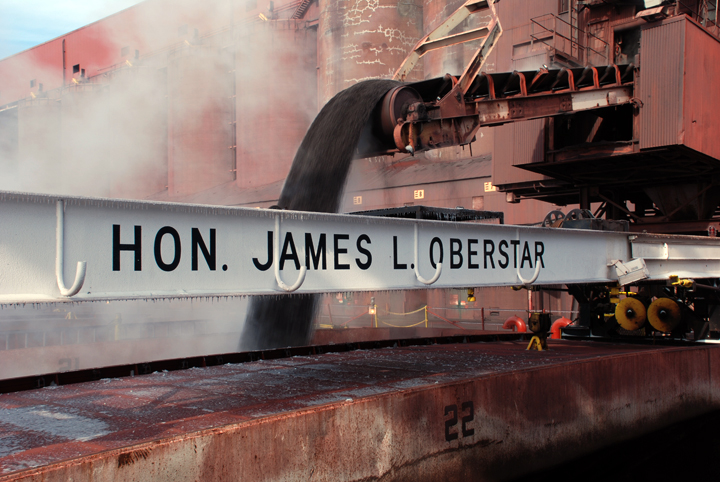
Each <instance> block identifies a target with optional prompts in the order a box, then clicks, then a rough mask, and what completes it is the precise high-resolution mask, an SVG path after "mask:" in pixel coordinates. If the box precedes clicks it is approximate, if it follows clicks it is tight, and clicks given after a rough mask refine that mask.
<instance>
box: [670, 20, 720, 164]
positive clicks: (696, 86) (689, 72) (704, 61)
mask: <svg viewBox="0 0 720 482" xmlns="http://www.w3.org/2000/svg"><path fill="white" fill-rule="evenodd" d="M684 23H685V39H684V40H685V57H684V59H685V64H684V79H683V85H684V89H683V91H682V108H683V112H682V126H681V128H682V131H681V132H680V135H679V137H680V140H681V142H682V143H683V144H685V145H686V146H688V147H690V148H692V149H695V150H696V151H698V152H702V153H703V154H707V155H709V156H712V157H713V158H715V159H720V138H719V137H718V111H720V93H718V90H717V89H716V88H715V86H717V85H718V84H720V62H718V60H719V59H720V41H718V39H717V38H715V37H714V36H713V35H711V34H710V33H709V32H707V31H706V30H705V29H703V28H702V27H700V26H699V25H697V24H695V23H694V22H691V21H690V20H685V22H684Z"/></svg>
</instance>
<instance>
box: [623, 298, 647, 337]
mask: <svg viewBox="0 0 720 482" xmlns="http://www.w3.org/2000/svg"><path fill="white" fill-rule="evenodd" d="M615 319H616V320H617V322H618V323H619V324H620V326H621V327H622V328H623V329H624V330H628V331H635V330H639V329H640V328H642V326H643V325H644V324H645V321H646V320H647V311H646V310H645V305H643V303H642V301H640V300H638V299H637V298H625V299H624V300H622V301H621V302H620V303H618V304H617V306H616V307H615Z"/></svg>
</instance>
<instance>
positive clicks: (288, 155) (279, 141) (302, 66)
mask: <svg viewBox="0 0 720 482" xmlns="http://www.w3.org/2000/svg"><path fill="white" fill-rule="evenodd" d="M246 34H247V35H246V36H244V37H243V41H242V42H241V44H240V45H242V47H241V48H238V49H237V51H236V54H235V62H236V65H237V68H236V70H235V75H236V79H235V83H236V91H237V104H236V112H237V115H236V120H237V184H238V186H239V187H241V188H245V189H248V188H256V187H259V186H267V185H269V184H272V183H277V193H276V194H275V196H274V197H275V199H277V198H278V197H279V195H280V189H281V188H282V182H283V181H284V180H285V178H286V177H287V174H288V172H289V171H290V165H291V164H292V160H293V158H294V157H295V152H296V151H297V148H298V147H299V146H300V142H302V139H303V137H305V132H306V131H307V129H308V127H310V123H311V122H312V120H313V119H314V118H315V115H316V114H317V31H316V30H314V29H309V28H307V22H306V21H305V20H277V21H272V22H264V23H261V24H255V25H251V26H249V27H247V31H246Z"/></svg>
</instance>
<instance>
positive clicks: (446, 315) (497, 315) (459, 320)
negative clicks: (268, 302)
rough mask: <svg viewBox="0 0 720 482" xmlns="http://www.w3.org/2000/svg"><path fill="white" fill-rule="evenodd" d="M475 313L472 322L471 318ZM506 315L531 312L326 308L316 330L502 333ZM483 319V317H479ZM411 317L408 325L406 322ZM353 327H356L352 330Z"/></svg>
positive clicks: (555, 312) (570, 313)
mask: <svg viewBox="0 0 720 482" xmlns="http://www.w3.org/2000/svg"><path fill="white" fill-rule="evenodd" d="M470 313H472V317H471V318H467V315H468V314H470ZM552 313H553V315H558V316H561V315H562V316H568V317H570V318H572V317H574V315H576V314H577V313H578V312H577V311H571V310H553V311H552ZM503 314H506V315H508V316H509V315H521V316H526V315H527V308H517V309H511V308H508V309H502V308H485V307H478V308H475V307H466V306H457V307H455V306H451V307H447V306H443V307H441V306H437V307H431V306H429V305H425V306H422V307H420V308H417V309H415V310H412V311H408V312H395V311H390V310H385V309H380V308H378V307H377V306H376V305H355V304H352V305H342V304H330V303H327V304H323V307H322V309H321V310H320V312H319V313H318V316H317V318H316V322H315V327H316V328H320V329H344V328H351V327H352V328H360V327H374V328H382V327H389V328H415V327H419V326H423V327H424V328H440V327H447V326H448V325H450V326H452V327H453V328H457V329H461V330H462V329H468V328H471V329H479V330H493V331H496V330H501V329H502V326H503V323H504V322H505V320H506V318H507V316H504V315H503ZM478 315H479V316H478ZM408 317H410V319H409V320H408V321H407V322H404V323H403V320H405V319H407V318H408ZM351 325H352V326H351Z"/></svg>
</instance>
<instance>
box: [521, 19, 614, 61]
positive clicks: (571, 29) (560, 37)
mask: <svg viewBox="0 0 720 482" xmlns="http://www.w3.org/2000/svg"><path fill="white" fill-rule="evenodd" d="M580 39H584V40H585V45H583V43H582V42H581V41H580ZM535 42H540V43H543V44H545V45H547V46H548V47H549V48H550V49H551V50H553V51H555V52H558V53H560V54H561V55H562V56H563V57H566V58H567V59H569V60H571V61H574V62H575V63H576V64H578V65H585V64H587V63H588V52H592V53H594V54H596V55H598V56H599V57H601V58H602V59H604V60H602V61H600V59H598V61H599V62H600V63H602V64H606V63H608V62H609V56H610V55H609V53H610V52H609V49H608V43H607V42H606V41H604V40H603V39H601V38H600V37H598V36H597V35H594V34H592V33H590V32H586V31H584V30H582V29H580V28H579V27H578V26H577V25H572V24H571V23H570V22H568V21H566V20H563V19H562V18H560V17H558V16H557V15H555V14H553V13H548V14H545V15H541V16H539V17H535V18H531V19H530V47H531V49H532V47H533V44H534V43H535ZM591 43H597V44H598V45H600V46H602V51H600V50H598V49H596V48H593V47H592V46H591V45H590V44H591Z"/></svg>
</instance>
